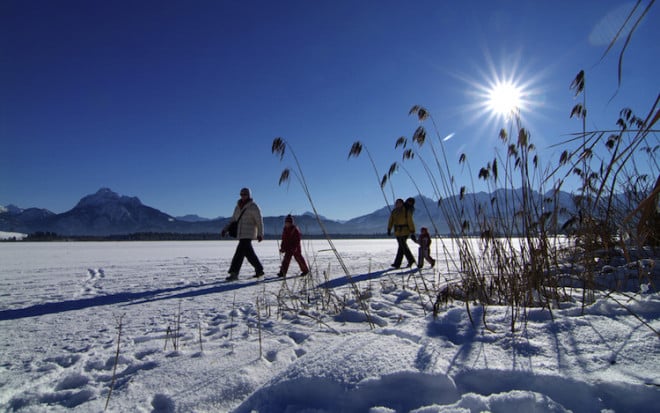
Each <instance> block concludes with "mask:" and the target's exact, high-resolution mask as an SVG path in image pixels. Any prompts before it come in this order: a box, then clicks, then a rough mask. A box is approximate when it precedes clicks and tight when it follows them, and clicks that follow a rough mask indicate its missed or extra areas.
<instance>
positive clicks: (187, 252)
mask: <svg viewBox="0 0 660 413" xmlns="http://www.w3.org/2000/svg"><path fill="white" fill-rule="evenodd" d="M334 242H335V245H336V246H337V248H338V249H339V251H340V252H341V254H342V256H343V258H344V260H345V262H346V264H347V266H348V267H349V269H350V271H351V273H352V274H353V275H354V278H355V279H356V280H359V281H358V287H359V291H360V294H362V295H363V296H365V297H366V301H365V302H366V303H367V306H368V310H369V312H370V315H371V320H372V321H373V324H374V328H371V327H370V325H369V323H368V322H367V319H366V316H365V312H364V311H363V309H362V308H361V307H360V305H359V304H358V303H357V302H356V301H355V299H354V297H355V295H354V291H355V290H354V289H353V288H352V286H351V284H350V283H348V282H346V280H345V279H344V278H343V272H342V270H341V269H340V267H339V265H338V264H337V261H336V259H335V257H334V255H333V254H332V252H331V251H329V250H328V244H327V242H325V241H304V248H305V251H306V255H307V257H308V259H309V261H310V263H311V264H312V274H311V276H307V277H297V276H295V274H297V271H298V267H297V265H296V263H295V261H293V262H292V263H291V266H290V269H289V273H290V274H289V275H290V277H289V278H287V280H286V283H284V282H282V281H281V280H280V279H277V277H275V276H274V274H275V273H276V272H277V270H278V267H279V254H278V252H277V244H276V242H275V241H264V242H262V243H259V244H256V243H255V247H256V250H257V254H258V255H259V256H260V258H261V260H262V262H263V264H264V265H265V268H266V272H267V276H266V279H265V280H264V281H256V280H255V279H253V278H250V277H251V275H252V274H253V269H252V268H251V267H250V266H249V264H247V262H246V263H245V264H244V266H243V271H242V272H241V279H240V280H239V281H238V282H235V283H226V282H224V278H225V276H226V270H227V268H228V266H229V262H230V260H231V257H232V254H233V250H234V248H235V245H236V243H235V242H230V241H216V242H211V241H206V242H118V243H112V242H104V243H94V242H89V243H78V242H68V243H67V242H62V243H2V244H0V263H1V264H0V283H1V288H0V410H2V411H20V412H48V411H78V412H99V411H103V410H104V408H105V406H106V401H107V402H108V407H107V410H108V411H113V412H226V411H234V412H251V411H257V412H299V411H304V412H371V413H384V412H404V411H414V412H420V413H421V412H424V413H427V412H481V411H491V412H507V413H510V412H565V411H574V412H657V411H658V405H659V402H660V387H659V386H660V368H659V367H660V339H659V337H658V336H657V334H656V333H654V332H653V331H652V329H651V328H653V329H655V331H658V330H660V320H659V316H660V295H659V294H658V293H648V292H646V293H643V294H634V293H628V294H627V296H622V295H618V294H616V295H613V296H612V298H610V297H606V296H605V294H603V295H602V296H600V297H596V301H595V303H594V304H593V305H590V306H588V307H587V308H586V309H585V310H584V314H582V308H581V306H580V304H579V303H578V302H573V303H564V304H563V306H562V307H561V308H560V309H556V310H555V311H554V312H553V314H552V316H551V315H550V314H549V312H548V311H546V310H541V309H530V310H529V312H528V315H527V322H526V324H524V325H523V324H520V330H519V331H517V332H516V333H515V334H512V333H511V332H510V326H509V322H510V317H509V315H510V314H509V311H510V309H509V308H508V307H497V306H490V307H487V308H486V309H483V308H481V307H478V306H476V305H475V304H474V303H471V310H472V317H473V320H474V323H475V325H472V324H471V322H470V319H469V317H468V313H467V311H466V308H465V304H464V303H461V302H454V303H450V304H449V305H448V306H446V307H443V308H442V309H441V311H440V314H439V316H438V317H437V318H436V319H434V318H433V315H432V311H431V304H430V303H429V299H428V296H425V295H423V294H418V293H417V291H416V290H415V286H416V285H420V284H421V282H422V281H424V282H426V283H429V284H433V285H436V286H437V285H438V284H439V283H443V282H445V280H446V278H448V277H449V273H448V271H447V268H446V267H443V265H442V264H441V263H439V265H438V266H437V267H436V268H435V269H430V268H424V269H423V271H422V273H421V275H420V274H419V273H411V272H406V271H387V272H385V271H383V269H386V268H388V267H389V264H390V263H391V260H392V259H393V256H394V252H395V248H396V241H395V240H393V239H387V240H350V241H348V240H337V241H334ZM411 246H412V245H411ZM326 275H327V278H326ZM422 277H423V280H422ZM285 287H287V288H285ZM575 293H576V296H579V295H580V292H579V291H576V292H575ZM278 297H280V299H278ZM282 297H285V298H282ZM294 297H297V298H298V299H296V298H294ZM613 298H616V299H617V300H618V301H619V302H621V303H623V304H624V305H625V307H623V306H622V305H621V304H618V303H616V302H615V301H614V299H613ZM337 303H341V305H337ZM324 306H327V307H328V308H325V309H324V308H323V307H324ZM330 307H332V308H330ZM331 310H333V311H331ZM334 310H336V311H334ZM484 311H485V312H486V314H485V317H483V316H484ZM484 318H485V320H486V325H484ZM644 323H646V324H647V325H644ZM120 324H121V330H120V329H119V328H118V327H119V326H120ZM177 326H178V329H177ZM168 330H169V331H168ZM119 333H121V335H120V334H119ZM177 333H178V334H177ZM118 340H119V357H116V355H117V348H118ZM175 344H176V349H175V348H174V345H175ZM115 367H116V369H115ZM111 387H112V391H111V393H110V397H109V398H108V395H109V389H110V388H111Z"/></svg>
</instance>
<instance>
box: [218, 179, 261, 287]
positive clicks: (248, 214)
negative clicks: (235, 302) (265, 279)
mask: <svg viewBox="0 0 660 413" xmlns="http://www.w3.org/2000/svg"><path fill="white" fill-rule="evenodd" d="M235 221H238V231H237V236H236V238H238V246H236V252H235V253H234V258H232V260H231V265H230V266H229V271H228V273H229V277H227V278H226V280H227V281H236V280H238V273H239V272H240V271H241V266H242V265H243V259H244V258H247V260H248V262H249V263H250V264H252V266H253V267H254V270H255V272H256V273H255V275H254V277H255V278H258V277H261V276H263V275H264V267H263V266H262V265H261V262H260V261H259V257H257V254H256V253H255V252H254V248H252V240H254V239H256V240H257V241H258V242H261V241H262V240H263V239H264V220H263V218H262V216H261V210H260V209H259V206H258V205H257V204H256V203H255V202H254V200H253V199H252V194H251V192H250V189H249V188H242V189H241V198H240V199H239V200H238V202H237V203H236V208H234V214H233V215H232V219H231V221H230V222H229V224H227V226H225V227H224V228H223V229H222V233H221V234H222V236H225V235H226V234H227V229H228V228H229V225H231V223H232V222H235Z"/></svg>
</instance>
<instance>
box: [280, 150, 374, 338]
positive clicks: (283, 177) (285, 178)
mask: <svg viewBox="0 0 660 413" xmlns="http://www.w3.org/2000/svg"><path fill="white" fill-rule="evenodd" d="M287 147H289V151H290V152H291V156H292V157H293V159H294V161H295V163H296V171H294V175H295V176H296V178H297V179H298V182H299V183H300V185H301V186H302V189H303V192H304V193H305V196H307V200H308V201H309V204H310V206H311V207H312V211H313V212H314V217H315V218H316V222H317V223H318V224H319V227H320V228H321V231H322V232H323V236H324V237H325V239H326V241H327V242H328V245H329V246H330V249H331V250H332V252H333V253H334V254H335V257H336V258H337V261H338V262H339V265H340V266H341V268H342V270H343V271H344V274H345V275H346V277H347V278H348V279H349V282H350V284H351V288H352V289H353V292H354V294H355V298H356V299H357V300H358V302H359V303H360V307H361V309H362V311H363V312H364V314H365V316H366V318H367V320H368V323H369V326H370V327H371V328H374V327H375V323H374V322H373V320H372V317H371V314H370V311H369V307H368V306H367V305H366V303H365V302H364V300H362V299H361V298H360V291H359V289H358V286H357V285H356V284H355V283H354V282H353V281H352V277H351V273H350V271H349V270H348V267H347V266H346V263H345V262H344V259H343V258H342V256H341V254H339V251H338V250H337V248H336V247H335V245H334V243H333V242H332V238H330V235H329V234H328V231H327V230H326V228H325V225H324V224H323V220H321V216H320V215H319V213H318V211H317V209H316V205H314V200H313V199H312V195H311V193H310V190H309V186H308V185H307V181H306V180H305V175H304V174H303V171H302V167H301V166H300V162H299V161H298V157H297V156H296V154H295V152H294V151H293V149H292V148H290V145H288V143H287V142H286V141H285V140H284V139H283V138H281V137H277V138H275V139H274V140H273V144H272V146H271V152H272V153H273V154H277V155H279V156H280V160H282V159H283V158H284V154H285V152H286V149H287ZM290 173H291V171H290V169H288V168H287V169H284V170H283V171H282V174H281V175H280V180H279V184H280V185H281V184H282V183H283V182H286V181H288V180H289V176H290Z"/></svg>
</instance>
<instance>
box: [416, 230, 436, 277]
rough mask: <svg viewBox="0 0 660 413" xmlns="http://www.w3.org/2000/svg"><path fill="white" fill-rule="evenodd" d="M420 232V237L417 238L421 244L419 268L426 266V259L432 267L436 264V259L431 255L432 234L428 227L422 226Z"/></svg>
mask: <svg viewBox="0 0 660 413" xmlns="http://www.w3.org/2000/svg"><path fill="white" fill-rule="evenodd" d="M420 231H421V232H420V233H419V238H417V243H418V244H419V259H418V260H417V263H418V265H419V268H422V267H423V266H424V259H426V260H427V261H428V262H429V264H431V268H433V267H434V266H435V260H434V259H433V258H432V257H431V234H429V230H428V228H426V227H422V229H421V230H420Z"/></svg>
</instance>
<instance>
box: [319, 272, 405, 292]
mask: <svg viewBox="0 0 660 413" xmlns="http://www.w3.org/2000/svg"><path fill="white" fill-rule="evenodd" d="M392 271H393V270H392V269H387V270H382V271H375V272H369V273H366V274H360V275H355V276H351V277H350V278H349V277H339V278H335V279H333V280H330V281H326V282H324V283H323V284H320V285H319V287H320V288H337V287H341V286H344V285H347V284H350V283H355V282H360V281H369V280H374V279H376V278H381V277H382V276H383V275H385V274H387V273H390V274H391V275H407V274H412V273H414V272H417V271H418V270H417V269H414V270H412V269H411V270H403V272H392ZM395 271H396V270H395Z"/></svg>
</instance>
